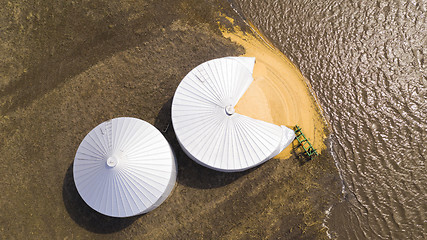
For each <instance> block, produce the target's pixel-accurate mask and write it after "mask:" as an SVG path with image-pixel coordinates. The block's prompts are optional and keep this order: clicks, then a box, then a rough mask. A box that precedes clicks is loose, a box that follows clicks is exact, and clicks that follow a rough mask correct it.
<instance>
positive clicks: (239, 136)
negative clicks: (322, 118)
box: [172, 57, 295, 172]
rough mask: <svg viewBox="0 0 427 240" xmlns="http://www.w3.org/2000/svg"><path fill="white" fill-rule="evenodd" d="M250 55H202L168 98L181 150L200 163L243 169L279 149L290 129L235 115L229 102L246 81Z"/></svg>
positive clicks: (249, 73)
mask: <svg viewBox="0 0 427 240" xmlns="http://www.w3.org/2000/svg"><path fill="white" fill-rule="evenodd" d="M254 64H255V58H248V57H226V58H219V59H214V60H210V61H207V62H205V63H202V64H200V65H199V66H197V67H196V68H194V69H193V70H192V71H191V72H189V73H188V74H187V75H186V76H185V77H184V79H183V80H182V81H181V83H180V84H179V86H178V88H177V90H176V92H175V95H174V98H173V102H172V123H173V126H174V129H175V133H176V136H177V139H178V141H179V143H180V145H181V147H182V148H183V150H184V152H185V153H186V154H187V155H188V156H189V157H190V158H192V159H193V160H195V161H196V162H198V163H200V164H201V165H204V166H206V167H209V168H212V169H215V170H219V171H224V172H235V171H243V170H246V169H249V168H251V167H254V166H256V165H259V164H261V163H263V162H265V161H267V160H269V159H270V158H272V157H274V156H276V155H277V154H279V153H280V152H281V151H282V150H283V149H284V148H285V147H287V146H288V145H289V144H290V143H291V142H292V141H293V139H294V138H295V134H294V132H293V130H291V129H289V128H287V127H285V126H277V125H274V124H271V123H267V122H263V121H260V120H256V119H253V118H249V117H246V116H243V115H240V114H238V113H236V112H235V111H234V106H235V105H236V104H237V102H238V101H239V99H240V98H241V97H242V96H243V94H244V93H245V92H246V90H247V89H248V87H249V85H250V84H251V83H252V81H253V78H252V72H253V67H254Z"/></svg>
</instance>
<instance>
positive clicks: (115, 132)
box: [73, 117, 177, 217]
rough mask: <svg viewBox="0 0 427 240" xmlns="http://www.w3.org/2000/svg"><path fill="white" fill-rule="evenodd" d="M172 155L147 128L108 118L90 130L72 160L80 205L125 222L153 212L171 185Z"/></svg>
mask: <svg viewBox="0 0 427 240" xmlns="http://www.w3.org/2000/svg"><path fill="white" fill-rule="evenodd" d="M176 174H177V166H176V160H175V156H174V154H173V151H172V148H171V147H170V145H169V143H168V142H167V141H166V139H165V138H164V137H163V135H162V134H161V133H160V132H159V131H158V130H157V129H156V128H155V127H154V126H152V125H151V124H149V123H147V122H145V121H143V120H140V119H137V118H130V117H121V118H114V119H112V120H109V121H106V122H103V123H101V124H99V125H98V126H97V127H95V128H94V129H93V130H91V131H90V132H89V133H88V134H87V135H86V137H85V138H84V139H83V141H82V143H81V144H80V146H79V148H78V149H77V153H76V156H75V159H74V166H73V175H74V182H75V184H76V187H77V190H78V192H79V194H80V196H81V197H82V198H83V200H84V201H85V202H86V203H87V204H88V205H89V206H90V207H91V208H93V209H94V210H96V211H98V212H100V213H102V214H104V215H107V216H111V217H130V216H135V215H138V214H143V213H147V212H149V211H151V210H153V209H155V208H156V207H158V206H159V205H160V204H161V203H162V202H163V201H164V200H166V198H167V197H168V195H169V194H170V193H171V191H172V189H173V187H174V186H175V181H176Z"/></svg>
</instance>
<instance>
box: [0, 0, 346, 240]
mask: <svg viewBox="0 0 427 240" xmlns="http://www.w3.org/2000/svg"><path fill="white" fill-rule="evenodd" d="M3 6H4V8H1V9H0V11H1V12H0V13H1V14H2V16H3V18H2V19H1V20H0V24H1V29H2V30H3V29H4V32H2V35H1V38H0V47H1V49H0V51H1V53H2V54H1V56H0V57H1V62H2V72H1V83H0V153H1V154H0V162H1V163H2V166H3V167H1V168H0V181H1V183H2V184H0V192H1V194H0V239H220V238H222V239H262V238H270V239H276V238H283V239H314V238H326V234H325V233H326V229H325V228H324V227H322V220H323V218H324V217H325V214H324V211H325V210H326V209H327V208H328V206H329V205H330V204H332V203H333V202H334V201H336V200H337V199H338V198H339V196H338V195H339V178H338V174H337V171H336V168H335V165H334V162H333V161H332V160H331V159H330V158H328V156H327V154H322V155H323V156H321V157H319V158H317V159H316V160H313V161H310V162H307V163H305V164H303V159H301V158H299V156H300V155H298V154H297V152H293V157H292V158H290V159H287V160H284V159H282V160H278V159H273V160H271V161H268V162H267V163H266V164H263V165H261V166H259V167H257V168H255V169H252V170H249V171H246V172H243V173H236V174H230V173H219V172H215V171H212V170H209V169H207V168H204V167H202V166H200V165H198V164H196V163H194V162H193V161H191V160H190V159H189V158H188V157H187V156H186V155H185V154H184V153H183V152H182V150H181V149H180V147H179V144H178V143H177V141H176V138H175V135H174V132H173V128H172V127H170V102H171V98H172V96H173V94H174V91H175V89H176V87H177V85H178V84H179V82H180V81H181V79H182V78H183V77H184V76H185V75H186V74H187V73H188V72H189V71H190V70H191V69H192V68H194V67H195V66H197V65H199V64H200V63H202V62H204V61H207V60H210V59H213V58H218V57H224V56H238V55H242V54H244V53H245V47H244V46H241V45H239V44H237V43H235V42H232V41H231V40H230V39H227V38H224V37H223V36H222V33H221V31H220V30H219V28H218V21H219V22H220V24H221V26H223V27H225V28H227V29H230V30H232V29H234V28H235V27H234V26H233V24H232V23H231V22H230V21H228V20H227V18H224V17H221V16H220V14H219V12H220V11H221V12H223V13H224V14H225V15H227V16H231V17H233V18H236V19H238V18H237V16H235V15H234V12H233V11H232V10H231V9H230V8H229V7H228V2H227V1H219V0H218V1H215V0H212V1H202V2H200V1H196V0H181V1H172V0H171V1H139V2H134V1H104V0H97V1H53V0H44V1H38V0H31V1H25V2H24V1H22V2H21V1H7V3H5V4H3ZM234 24H235V25H240V26H241V28H242V31H246V30H247V29H246V28H245V26H244V25H242V22H241V21H239V20H236V22H235V23H234ZM3 33H4V34H3ZM248 34H249V33H248ZM254 49H256V48H254ZM249 51H250V49H249V48H248V52H249ZM3 69H6V70H5V71H3ZM257 72H258V70H257ZM254 86H256V85H255V84H254ZM262 89H263V90H264V88H262ZM252 91H253V90H250V91H249V93H251V92H252ZM263 94H265V91H263ZM246 97H247V96H245V98H246ZM265 99H266V100H265V101H267V102H268V98H265ZM264 104H266V103H264ZM268 104H271V103H268ZM287 104H290V103H287ZM242 106H243V105H242ZM241 110H242V111H243V110H244V109H241ZM270 115H271V119H272V120H273V121H275V119H279V118H278V117H276V116H275V115H274V113H270ZM119 116H130V117H137V118H141V119H144V120H146V121H148V122H150V123H152V124H154V125H155V126H156V127H157V128H159V129H164V128H165V127H167V126H168V125H169V128H168V130H167V131H166V133H165V137H166V138H167V139H168V140H169V141H170V143H171V144H172V146H173V148H174V150H175V153H176V156H177V158H178V179H177V184H176V187H175V189H174V191H173V192H172V194H171V196H170V197H169V198H168V199H167V200H166V201H165V202H164V203H163V204H162V205H161V206H160V207H159V208H158V209H156V210H155V211H152V212H150V213H148V214H146V215H142V216H137V217H133V218H126V219H116V218H110V217H106V216H103V215H101V214H99V213H97V212H95V211H93V210H92V209H90V207H88V206H87V205H86V204H85V203H84V201H83V200H82V199H81V197H80V196H79V195H78V193H77V190H76V188H75V185H74V180H73V176H72V163H73V159H74V155H75V151H76V149H77V147H78V145H79V144H80V142H81V140H82V139H83V137H84V136H85V135H86V134H87V133H88V132H89V131H90V130H91V129H92V128H93V127H94V126H96V125H98V124H99V123H100V122H102V121H105V120H108V119H111V118H114V117H119ZM266 116H268V115H266ZM258 117H259V116H258ZM280 119H282V118H281V117H280ZM284 119H286V118H284ZM291 120H292V119H290V120H289V122H285V124H286V125H292V124H293V123H292V121H291ZM297 120H298V119H297ZM286 121H288V120H287V119H286ZM303 127H304V125H303ZM307 128H308V127H307ZM309 134H310V133H309ZM309 136H310V137H312V138H314V139H315V141H316V139H317V136H316V135H309ZM324 152H325V153H327V151H324Z"/></svg>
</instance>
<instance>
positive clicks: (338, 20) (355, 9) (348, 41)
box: [232, 0, 427, 239]
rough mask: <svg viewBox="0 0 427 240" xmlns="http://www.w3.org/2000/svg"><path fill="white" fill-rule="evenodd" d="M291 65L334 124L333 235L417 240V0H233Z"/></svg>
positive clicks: (423, 92) (422, 18)
mask: <svg viewBox="0 0 427 240" xmlns="http://www.w3.org/2000/svg"><path fill="white" fill-rule="evenodd" d="M232 5H233V7H234V8H235V10H236V11H237V12H239V13H240V14H241V15H242V17H243V18H245V19H247V20H249V21H251V22H253V23H254V25H255V26H256V27H258V28H260V30H261V31H262V32H263V33H264V34H265V35H266V36H267V37H268V38H269V39H270V40H271V41H272V42H273V43H274V44H275V45H276V46H277V47H279V48H280V49H281V50H282V51H283V52H284V53H285V54H286V55H287V56H288V57H290V58H291V60H292V61H293V62H294V63H295V64H296V65H297V66H299V68H300V69H301V71H302V72H303V75H304V76H305V77H306V78H308V79H309V81H310V82H311V84H312V86H313V88H314V91H315V92H316V94H317V96H318V98H319V101H320V104H321V105H322V107H323V109H324V111H325V116H326V118H327V119H328V120H329V122H330V124H331V128H332V130H333V134H332V136H331V138H332V141H331V142H332V144H331V147H332V149H333V154H334V156H335V160H336V162H337V166H338V168H339V170H340V173H341V177H342V180H343V200H342V202H341V203H340V204H338V205H335V206H332V207H331V210H330V214H329V216H328V219H327V223H326V224H327V226H328V227H329V228H330V230H329V233H330V235H331V237H337V238H339V239H390V238H393V239H425V238H426V232H427V220H426V219H427V218H426V213H427V198H426V190H427V188H426V185H427V184H426V183H427V178H426V173H427V172H426V156H427V151H426V140H427V137H426V128H427V122H426V117H427V80H426V75H425V69H426V66H425V59H424V56H425V55H426V48H425V46H427V44H426V43H427V30H426V6H427V3H426V1H416V0H414V1H386V0H384V1H369V0H359V1H352V0H344V1H329V0H320V1H313V0H307V1H296V0H284V1H277V0H262V1H261V0H236V1H232Z"/></svg>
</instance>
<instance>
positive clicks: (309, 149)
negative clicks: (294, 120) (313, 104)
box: [294, 125, 319, 159]
mask: <svg viewBox="0 0 427 240" xmlns="http://www.w3.org/2000/svg"><path fill="white" fill-rule="evenodd" d="M294 131H295V135H296V139H297V140H298V143H299V145H300V146H302V148H303V149H304V151H305V153H306V154H307V156H308V157H309V158H310V159H312V158H313V157H315V156H317V155H319V154H318V153H317V151H316V149H314V147H313V146H312V145H311V143H310V142H309V141H308V139H307V138H306V137H305V136H304V134H303V133H302V129H301V128H300V127H299V126H298V125H296V126H295V127H294Z"/></svg>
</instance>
